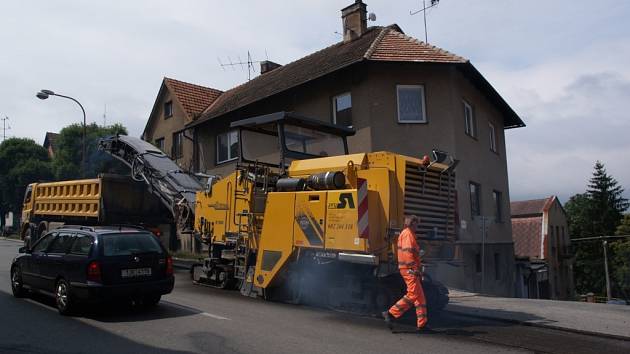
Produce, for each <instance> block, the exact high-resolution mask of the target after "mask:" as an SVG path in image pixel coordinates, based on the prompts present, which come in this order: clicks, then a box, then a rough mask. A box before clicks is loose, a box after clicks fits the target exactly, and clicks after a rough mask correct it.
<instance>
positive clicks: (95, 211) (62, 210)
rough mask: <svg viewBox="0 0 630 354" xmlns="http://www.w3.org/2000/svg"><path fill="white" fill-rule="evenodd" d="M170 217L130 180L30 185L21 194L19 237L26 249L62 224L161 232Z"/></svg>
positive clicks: (109, 177) (104, 177) (115, 177)
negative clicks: (124, 226)
mask: <svg viewBox="0 0 630 354" xmlns="http://www.w3.org/2000/svg"><path fill="white" fill-rule="evenodd" d="M171 219H172V217H171V214H170V212H169V211H168V210H166V208H165V207H164V206H163V205H162V204H161V203H160V201H159V199H158V198H157V197H155V196H154V195H152V194H151V193H149V191H147V189H146V187H145V185H144V184H143V183H140V182H135V181H133V180H132V179H131V178H130V177H127V176H120V175H111V174H104V175H102V176H100V177H98V178H94V179H82V180H72V181H60V182H47V183H32V184H30V185H28V187H27V188H26V192H25V193H24V203H23V206H22V220H21V228H20V236H21V238H22V239H23V240H24V243H25V244H26V245H28V244H30V243H31V242H34V241H35V240H37V239H38V238H39V237H40V236H41V235H43V234H44V233H46V232H47V231H48V230H51V229H54V228H57V227H60V226H62V225H65V224H80V225H108V224H109V225H111V224H139V225H144V226H147V227H150V228H156V229H157V228H159V229H163V228H165V227H168V226H166V225H167V224H169V223H170V222H171Z"/></svg>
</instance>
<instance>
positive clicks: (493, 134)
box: [488, 123, 497, 152]
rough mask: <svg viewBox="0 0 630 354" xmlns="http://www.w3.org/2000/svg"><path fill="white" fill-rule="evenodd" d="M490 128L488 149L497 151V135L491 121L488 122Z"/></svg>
mask: <svg viewBox="0 0 630 354" xmlns="http://www.w3.org/2000/svg"><path fill="white" fill-rule="evenodd" d="M488 127H489V128H490V151H492V152H497V135H496V131H495V129H494V125H493V124H492V123H488Z"/></svg>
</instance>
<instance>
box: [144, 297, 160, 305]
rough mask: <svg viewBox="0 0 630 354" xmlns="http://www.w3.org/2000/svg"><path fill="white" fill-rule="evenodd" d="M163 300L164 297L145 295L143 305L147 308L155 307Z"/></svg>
mask: <svg viewBox="0 0 630 354" xmlns="http://www.w3.org/2000/svg"><path fill="white" fill-rule="evenodd" d="M160 299H162V295H145V296H144V297H143V298H142V304H143V305H144V306H146V307H154V306H156V305H157V304H158V303H159V302H160Z"/></svg>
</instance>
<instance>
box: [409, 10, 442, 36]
mask: <svg viewBox="0 0 630 354" xmlns="http://www.w3.org/2000/svg"><path fill="white" fill-rule="evenodd" d="M429 1H430V3H429V6H427V0H422V8H421V9H420V10H418V11H409V14H410V15H411V16H413V15H415V14H418V13H420V12H422V15H423V17H424V41H425V43H429V35H428V34H427V10H428V9H430V8H432V7H434V6H437V4H438V3H439V2H440V0H429Z"/></svg>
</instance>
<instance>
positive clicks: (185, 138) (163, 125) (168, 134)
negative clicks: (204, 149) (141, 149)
mask: <svg viewBox="0 0 630 354" xmlns="http://www.w3.org/2000/svg"><path fill="white" fill-rule="evenodd" d="M167 102H172V115H171V116H170V117H167V116H166V115H165V114H164V105H165V103H167ZM188 121H189V120H188V118H187V117H186V113H185V112H184V109H183V108H182V106H181V104H180V103H179V101H178V100H177V98H176V97H175V95H173V94H172V93H171V92H170V90H169V89H168V88H167V87H166V86H164V87H163V89H162V90H160V94H158V97H157V98H156V101H155V104H154V109H153V111H152V112H151V116H150V117H149V121H148V124H147V127H146V128H145V131H144V135H143V139H144V140H146V141H148V142H150V143H152V144H154V145H156V141H157V140H158V139H164V148H163V151H164V153H166V154H167V155H169V156H170V157H171V158H172V159H173V160H174V161H175V162H176V163H177V165H178V166H179V167H180V168H181V169H182V170H184V171H192V167H193V136H192V132H191V131H189V130H185V124H186V123H188ZM182 131H183V135H182V154H181V157H179V158H178V157H177V156H174V155H173V136H174V135H175V134H176V133H178V132H182Z"/></svg>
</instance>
